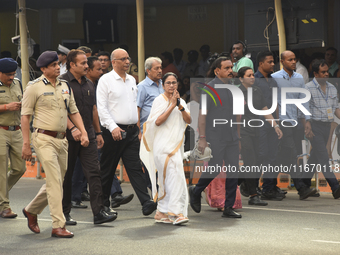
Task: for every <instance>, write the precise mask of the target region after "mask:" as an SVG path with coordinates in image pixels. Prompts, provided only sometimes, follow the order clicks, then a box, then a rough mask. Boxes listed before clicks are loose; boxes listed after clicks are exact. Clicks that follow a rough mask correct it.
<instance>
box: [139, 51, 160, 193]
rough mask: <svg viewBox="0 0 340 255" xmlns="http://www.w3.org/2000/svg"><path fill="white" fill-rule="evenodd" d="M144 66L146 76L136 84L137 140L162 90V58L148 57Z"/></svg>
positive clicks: (148, 183) (147, 175) (149, 186)
mask: <svg viewBox="0 0 340 255" xmlns="http://www.w3.org/2000/svg"><path fill="white" fill-rule="evenodd" d="M144 66H145V72H146V74H147V76H146V78H145V79H144V80H142V81H141V82H140V83H139V84H138V86H137V88H138V93H137V108H138V122H137V125H138V126H139V127H140V129H139V135H138V138H139V140H141V138H142V134H143V124H144V122H145V121H146V120H147V119H148V117H149V114H150V111H151V107H152V103H153V100H155V98H156V97H158V96H159V95H160V94H162V93H163V92H164V89H163V85H162V60H161V59H160V58H158V57H149V58H147V59H146V60H145V64H144ZM143 167H144V172H145V179H146V182H147V185H148V188H150V189H151V180H150V177H149V173H148V170H147V169H146V167H145V166H144V164H143Z"/></svg>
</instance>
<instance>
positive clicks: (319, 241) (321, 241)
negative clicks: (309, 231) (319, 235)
mask: <svg viewBox="0 0 340 255" xmlns="http://www.w3.org/2000/svg"><path fill="white" fill-rule="evenodd" d="M311 241H312V242H318V243H335V244H340V242H335V241H326V240H311Z"/></svg>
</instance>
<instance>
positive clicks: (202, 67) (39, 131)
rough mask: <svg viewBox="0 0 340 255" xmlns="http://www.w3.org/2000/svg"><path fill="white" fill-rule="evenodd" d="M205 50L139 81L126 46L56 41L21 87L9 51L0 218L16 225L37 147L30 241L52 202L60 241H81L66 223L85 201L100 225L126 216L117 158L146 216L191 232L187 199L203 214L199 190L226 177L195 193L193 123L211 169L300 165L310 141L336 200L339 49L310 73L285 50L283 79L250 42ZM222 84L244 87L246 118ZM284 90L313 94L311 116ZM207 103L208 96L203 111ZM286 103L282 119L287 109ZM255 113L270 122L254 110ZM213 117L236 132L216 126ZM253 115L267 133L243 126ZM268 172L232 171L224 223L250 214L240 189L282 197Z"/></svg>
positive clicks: (255, 198)
mask: <svg viewBox="0 0 340 255" xmlns="http://www.w3.org/2000/svg"><path fill="white" fill-rule="evenodd" d="M199 52H200V53H201V61H199V62H198V58H199ZM199 52H198V51H196V50H190V51H189V52H188V54H187V56H188V62H185V61H184V60H183V50H182V49H180V48H176V49H174V50H173V54H172V53H171V52H163V53H161V54H160V57H157V56H150V57H148V58H147V59H146V60H145V67H144V68H145V73H146V78H145V79H144V80H142V81H138V76H137V74H138V72H137V66H136V65H135V64H134V63H132V61H131V58H130V56H129V53H128V48H127V46H126V45H122V46H120V47H119V48H117V49H115V50H113V51H112V53H111V54H110V53H108V52H105V51H99V52H96V53H95V52H92V50H91V49H90V48H88V47H86V46H81V47H79V48H78V49H71V50H70V49H67V48H66V47H64V46H62V45H59V47H58V50H57V51H45V52H43V53H42V54H40V56H39V57H38V58H37V60H36V61H35V60H34V61H33V60H32V63H34V65H35V67H34V69H33V71H32V72H31V77H32V81H30V82H29V83H28V84H27V87H26V89H25V91H23V89H22V84H21V82H20V66H19V65H18V62H16V61H15V60H14V59H12V58H11V57H10V55H9V54H8V52H2V54H1V59H0V145H1V146H0V151H1V154H0V157H1V164H2V169H3V170H1V172H0V216H1V217H2V218H15V217H17V214H16V213H14V212H13V211H12V210H11V207H10V204H9V203H10V201H9V195H8V193H9V191H10V189H11V188H12V187H13V186H14V185H15V183H16V182H17V181H18V180H19V179H20V177H21V176H22V175H23V174H24V172H25V160H27V161H30V160H31V159H32V149H34V152H35V153H36V155H37V157H38V159H39V161H40V162H41V164H42V166H43V168H44V171H45V174H46V184H44V185H43V186H42V187H41V189H40V190H39V192H38V194H37V195H36V197H35V198H33V200H32V201H31V202H30V203H29V204H28V205H27V206H25V207H24V208H23V214H24V216H25V217H26V218H27V220H28V227H29V229H30V230H31V231H32V232H34V233H40V229H39V225H38V215H39V214H40V213H41V212H42V211H43V210H44V208H45V207H46V206H47V205H48V206H49V210H50V214H51V217H52V233H51V235H52V236H53V237H62V238H71V237H73V233H72V232H70V231H68V230H67V229H66V225H76V224H77V221H76V220H74V219H73V218H72V217H71V215H70V212H71V208H87V206H86V205H85V204H83V203H82V201H90V205H91V209H92V213H93V222H94V224H102V223H107V222H112V221H114V220H115V219H116V218H117V216H118V213H117V212H116V211H115V210H113V208H117V207H119V206H121V205H124V204H126V203H129V202H130V201H131V200H132V199H133V197H134V194H129V195H127V196H125V195H123V191H122V188H121V186H120V183H119V180H118V179H117V177H116V174H115V172H116V169H117V165H118V164H119V161H120V160H122V162H123V164H124V166H125V169H126V172H127V175H128V177H129V180H130V182H131V185H132V187H133V189H134V191H135V193H136V195H137V197H138V200H139V201H140V204H141V206H142V213H143V215H150V214H152V213H153V212H154V211H156V214H155V216H154V218H155V221H156V222H157V223H168V224H174V225H180V224H185V223H187V222H188V221H189V219H188V203H189V202H190V205H191V207H192V209H193V210H194V211H195V212H197V213H199V212H200V211H201V193H202V192H203V191H204V190H205V189H206V187H207V186H208V185H209V184H210V185H212V184H213V180H214V178H215V177H217V176H218V174H219V172H218V171H216V172H203V173H202V175H201V177H200V179H199V181H198V183H197V185H196V186H190V187H189V192H188V191H187V185H186V180H185V174H184V169H183V159H184V158H185V156H184V141H186V137H185V136H186V135H187V136H188V133H187V131H188V128H187V125H190V126H191V128H192V130H193V132H195V140H196V139H197V148H198V150H199V152H200V153H202V154H205V151H206V149H207V147H210V148H211V151H212V154H213V157H212V159H211V160H210V161H209V162H208V163H207V164H208V166H229V167H230V166H231V167H234V168H236V169H239V155H240V154H241V156H242V160H243V165H244V166H260V165H261V166H262V165H268V166H270V165H271V166H277V165H290V166H296V165H297V164H298V163H297V156H298V155H299V154H301V140H302V139H304V136H305V137H306V138H307V139H309V140H310V141H311V144H312V150H311V152H310V157H309V161H308V164H319V165H320V166H321V167H322V168H324V171H323V174H324V176H325V178H326V180H327V182H328V183H329V185H330V186H331V189H332V193H333V197H334V198H335V199H337V198H339V197H340V187H339V183H338V181H337V179H336V177H335V175H334V173H333V172H332V171H331V166H330V164H329V149H328V146H327V144H329V139H330V137H331V136H332V133H333V131H334V128H335V126H336V125H335V126H334V125H333V124H332V123H334V116H336V117H338V118H340V109H339V106H338V89H339V86H338V85H337V84H331V83H330V82H328V78H329V77H340V70H339V65H338V64H337V62H336V58H337V50H336V49H335V48H332V47H330V48H328V49H327V50H326V53H325V54H324V55H323V56H321V55H320V54H315V56H314V57H313V56H312V57H311V58H309V60H310V64H308V69H307V68H306V67H304V66H303V65H302V64H301V62H303V61H302V60H304V61H305V60H306V59H307V58H306V57H305V58H302V57H301V56H300V54H299V52H292V51H289V50H287V51H284V52H282V53H281V55H280V63H281V65H282V69H280V70H277V71H276V72H275V55H274V54H273V53H272V52H270V51H262V52H259V53H258V54H257V58H256V62H255V65H254V63H253V61H252V59H250V58H248V56H247V46H246V44H245V43H243V42H242V41H237V42H235V43H234V44H233V46H232V48H231V51H230V52H229V53H221V54H217V53H215V54H211V53H210V47H209V45H203V46H202V47H201V48H200V49H199ZM300 61H301V62H300ZM304 63H305V62H304ZM254 66H257V70H255V69H254ZM16 75H17V76H18V78H15V76H16ZM33 78H34V79H33ZM192 78H195V79H192ZM137 84H138V85H137ZM223 85H226V86H228V85H231V86H234V88H236V87H238V88H239V89H240V91H241V93H242V94H243V97H244V99H245V100H244V114H242V115H238V114H234V112H235V110H236V109H235V105H236V104H234V101H235V97H233V93H232V91H231V90H230V89H225V88H224V87H223ZM221 86H222V87H221ZM283 88H296V89H306V90H308V91H309V92H310V94H311V98H310V100H308V101H305V102H303V103H302V104H301V107H304V108H305V109H306V110H307V111H309V112H310V113H311V115H309V114H306V113H305V112H304V111H302V110H301V108H300V107H298V106H297V105H298V104H287V105H286V104H285V103H284V102H282V101H281V97H280V95H281V94H280V93H281V92H280V91H281V89H283ZM202 91H203V92H202ZM276 91H278V92H279V93H278V94H279V96H278V97H275V93H276ZM201 92H202V93H201ZM212 93H213V94H214V93H215V94H216V95H218V97H219V102H217V103H216V101H215V99H214V98H213V97H210V95H212ZM250 93H251V94H250ZM201 94H202V95H201ZM304 97H305V95H304V94H303V93H301V91H300V92H299V93H294V92H287V93H286V98H287V99H290V100H302V99H303V98H304ZM201 98H205V100H206V101H205V103H206V107H205V112H204V113H203V106H202V105H201ZM249 98H251V101H250V100H249ZM283 104H284V105H286V112H285V113H283V112H282V111H281V107H282V105H283ZM200 109H201V111H200ZM253 109H256V110H262V111H265V112H266V114H264V115H259V114H256V113H254V111H253ZM273 109H274V110H273ZM275 109H277V110H275ZM31 119H33V121H31ZM216 119H219V120H221V119H222V120H230V122H233V123H238V125H215V120H216ZM254 119H256V121H257V122H259V123H261V122H262V123H263V125H260V126H255V125H242V123H249V122H252V121H253V120H254ZM30 131H31V132H32V135H31V136H30ZM8 159H9V160H10V169H11V170H10V171H9V172H8V171H7V166H8ZM295 169H296V168H295ZM290 174H291V176H292V179H293V181H294V186H295V188H296V189H297V191H298V195H299V197H300V199H306V198H308V197H310V196H318V195H319V193H317V190H316V189H315V188H312V187H311V178H312V175H313V172H312V171H308V172H307V171H306V172H300V173H296V172H294V173H293V172H291V173H290ZM260 176H261V171H258V172H256V173H251V174H249V173H247V174H244V173H243V174H242V173H239V171H236V172H227V175H226V177H225V176H224V177H223V181H224V186H225V192H223V194H222V195H221V196H222V197H223V198H222V199H223V200H224V204H223V208H222V211H223V214H222V216H223V217H227V218H241V217H242V216H241V215H240V214H239V213H237V212H236V211H235V210H234V208H233V206H234V204H235V197H236V192H237V187H238V186H240V190H241V193H242V195H244V196H247V197H249V200H248V204H249V205H255V206H266V205H267V204H268V203H267V202H266V201H265V200H276V201H281V200H283V199H284V198H285V194H286V192H285V191H283V190H281V189H280V188H278V187H277V173H274V172H265V173H264V174H263V185H262V189H261V188H260V187H259V178H260ZM211 187H213V186H211ZM148 188H149V189H150V190H151V192H152V196H150V195H149V192H148Z"/></svg>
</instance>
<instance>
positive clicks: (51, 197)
mask: <svg viewBox="0 0 340 255" xmlns="http://www.w3.org/2000/svg"><path fill="white" fill-rule="evenodd" d="M32 143H33V147H34V150H35V152H36V154H37V157H38V158H39V161H40V162H41V164H42V166H43V168H44V170H45V174H46V184H44V185H43V186H42V187H41V189H40V190H39V192H38V194H37V195H36V197H35V198H34V199H33V200H32V201H31V202H30V203H29V204H28V205H27V206H26V208H25V209H26V211H27V212H29V213H32V214H40V213H41V212H42V211H43V210H44V208H45V207H46V206H47V205H49V208H50V215H51V217H52V227H53V228H63V227H64V226H65V217H64V214H63V208H62V199H63V180H64V175H65V173H66V169H67V148H68V142H67V139H66V138H64V139H58V138H53V137H51V136H48V135H45V134H41V133H37V131H35V132H34V133H33V134H32Z"/></svg>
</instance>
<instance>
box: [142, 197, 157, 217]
mask: <svg viewBox="0 0 340 255" xmlns="http://www.w3.org/2000/svg"><path fill="white" fill-rule="evenodd" d="M156 209H157V203H155V202H154V201H152V200H149V201H146V202H144V204H143V208H142V211H143V215H145V216H148V215H150V214H151V213H153V212H154V211H155V210H156Z"/></svg>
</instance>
